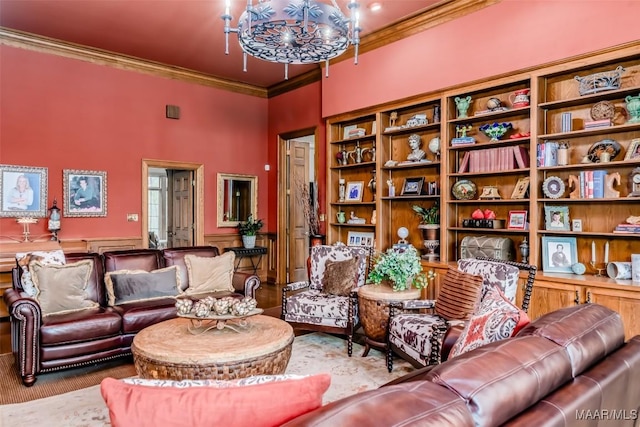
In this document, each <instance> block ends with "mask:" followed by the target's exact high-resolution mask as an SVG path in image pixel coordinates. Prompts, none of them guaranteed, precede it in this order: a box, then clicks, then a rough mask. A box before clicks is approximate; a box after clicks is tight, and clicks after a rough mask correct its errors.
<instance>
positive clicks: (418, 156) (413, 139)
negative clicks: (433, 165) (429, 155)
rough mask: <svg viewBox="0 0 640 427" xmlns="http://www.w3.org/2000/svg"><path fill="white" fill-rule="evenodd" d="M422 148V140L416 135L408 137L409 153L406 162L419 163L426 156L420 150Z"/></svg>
mask: <svg viewBox="0 0 640 427" xmlns="http://www.w3.org/2000/svg"><path fill="white" fill-rule="evenodd" d="M420 146H422V139H421V138H420V135H418V134H417V133H414V134H411V135H409V147H411V153H409V155H408V156H407V160H409V161H412V162H419V161H421V160H423V159H424V157H425V156H426V154H425V152H424V151H422V150H421V149H420Z"/></svg>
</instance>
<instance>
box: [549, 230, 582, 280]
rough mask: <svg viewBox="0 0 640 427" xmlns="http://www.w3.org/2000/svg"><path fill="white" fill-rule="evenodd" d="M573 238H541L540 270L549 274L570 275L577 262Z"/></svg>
mask: <svg viewBox="0 0 640 427" xmlns="http://www.w3.org/2000/svg"><path fill="white" fill-rule="evenodd" d="M577 248H578V247H577V244H576V238H575V237H555V236H542V270H543V271H545V272H549V273H572V272H573V271H572V270H571V266H572V265H573V264H575V263H577V262H578V249H577Z"/></svg>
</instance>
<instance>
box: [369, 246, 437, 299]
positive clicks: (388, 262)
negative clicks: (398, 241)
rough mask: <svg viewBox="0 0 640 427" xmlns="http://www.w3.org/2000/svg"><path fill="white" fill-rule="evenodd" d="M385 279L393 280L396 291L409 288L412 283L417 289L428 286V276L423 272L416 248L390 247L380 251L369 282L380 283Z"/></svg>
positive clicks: (392, 284) (392, 283)
mask: <svg viewBox="0 0 640 427" xmlns="http://www.w3.org/2000/svg"><path fill="white" fill-rule="evenodd" d="M383 281H388V282H391V283H390V285H391V287H392V288H393V290H394V291H404V290H407V289H409V288H410V287H411V285H413V286H414V287H415V288H417V289H422V288H425V287H427V284H428V282H427V277H426V276H425V274H424V273H423V272H422V265H421V264H420V256H419V255H418V251H417V250H416V248H414V247H413V246H407V247H406V248H397V249H394V248H390V249H387V251H386V252H382V253H380V254H379V255H378V256H377V257H376V260H375V265H374V267H373V269H372V270H371V272H370V273H369V282H370V283H372V284H376V285H379V284H381V283H382V282H383Z"/></svg>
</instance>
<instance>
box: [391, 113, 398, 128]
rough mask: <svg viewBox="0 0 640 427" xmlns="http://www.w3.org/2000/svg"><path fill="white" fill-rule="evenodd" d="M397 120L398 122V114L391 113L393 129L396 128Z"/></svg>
mask: <svg viewBox="0 0 640 427" xmlns="http://www.w3.org/2000/svg"><path fill="white" fill-rule="evenodd" d="M396 120H398V112H397V111H393V112H391V115H390V116H389V121H390V122H391V123H390V124H391V127H392V128H394V127H396Z"/></svg>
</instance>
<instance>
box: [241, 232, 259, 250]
mask: <svg viewBox="0 0 640 427" xmlns="http://www.w3.org/2000/svg"><path fill="white" fill-rule="evenodd" d="M242 244H243V245H244V247H245V249H253V248H255V247H256V236H255V235H254V236H247V235H243V236H242Z"/></svg>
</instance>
